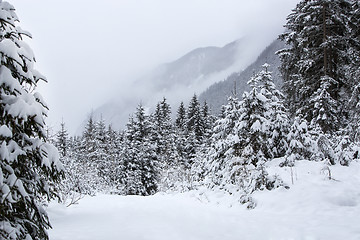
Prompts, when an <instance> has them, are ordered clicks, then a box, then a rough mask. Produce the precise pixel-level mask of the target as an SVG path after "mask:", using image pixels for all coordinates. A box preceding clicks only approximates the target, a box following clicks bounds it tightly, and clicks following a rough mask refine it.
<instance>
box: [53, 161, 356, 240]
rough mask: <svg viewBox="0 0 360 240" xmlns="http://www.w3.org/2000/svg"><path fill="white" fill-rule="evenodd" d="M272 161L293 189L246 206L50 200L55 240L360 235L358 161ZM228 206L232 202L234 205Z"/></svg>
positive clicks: (184, 196)
mask: <svg viewBox="0 0 360 240" xmlns="http://www.w3.org/2000/svg"><path fill="white" fill-rule="evenodd" d="M271 164H272V165H273V166H268V171H269V172H272V173H274V172H276V173H277V174H279V175H280V176H281V177H282V178H283V180H284V181H285V182H286V183H287V184H289V186H290V187H291V188H290V189H289V190H286V189H284V188H282V189H277V190H273V191H263V192H258V193H256V194H255V195H254V198H255V199H256V201H257V204H258V206H257V207H256V208H255V209H254V210H247V209H246V208H245V207H244V206H241V205H239V204H237V203H236V201H235V198H234V197H230V196H224V195H223V194H219V193H214V192H208V191H202V192H201V191H197V192H189V193H181V194H180V193H179V194H156V195H154V196H150V197H140V196H116V195H98V196H96V197H85V198H84V199H82V200H81V201H80V204H78V205H72V206H70V207H68V208H66V207H64V206H63V205H60V204H57V203H51V204H50V206H49V207H48V213H49V215H50V219H51V222H52V225H53V228H54V229H52V230H50V231H49V233H50V239H52V240H77V239H86V240H92V239H94V240H95V239H96V240H99V239H106V240H112V239H114V240H115V239H116V240H117V239H126V240H131V239H134V240H135V239H136V240H141V239H146V240H152V239H154V240H155V239H156V240H162V239H172V240H177V239H179V240H180V239H186V240H192V239H193V240H195V239H196V240H199V239H206V240H209V239H214V240H230V239H234V240H235V239H242V240H247V239H248V240H266V239H269V240H322V239H324V240H337V239H339V240H342V239H346V240H358V239H360V187H359V186H360V164H359V163H358V162H353V163H352V165H351V166H350V167H343V166H338V165H337V166H332V167H331V174H332V177H333V180H329V179H328V177H327V176H328V175H327V174H328V172H327V170H325V169H324V165H323V163H319V162H308V161H300V162H297V163H296V166H295V167H294V168H293V180H294V185H292V183H291V169H290V168H279V167H274V166H275V165H276V164H277V163H276V161H275V162H272V163H271ZM230 206H231V207H230Z"/></svg>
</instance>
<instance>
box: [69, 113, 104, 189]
mask: <svg viewBox="0 0 360 240" xmlns="http://www.w3.org/2000/svg"><path fill="white" fill-rule="evenodd" d="M79 140H80V141H79V142H78V146H77V147H76V152H75V154H76V160H77V161H79V164H80V166H81V169H80V171H81V172H82V174H81V182H82V183H83V184H84V186H86V189H89V190H90V192H89V194H91V195H93V194H95V193H96V192H98V191H100V190H101V189H100V188H101V184H100V183H102V181H101V178H100V177H99V174H98V169H97V143H96V122H95V121H94V120H93V116H92V114H91V115H90V117H89V119H88V121H87V123H86V125H85V130H84V132H83V134H82V136H81V138H80V139H79Z"/></svg>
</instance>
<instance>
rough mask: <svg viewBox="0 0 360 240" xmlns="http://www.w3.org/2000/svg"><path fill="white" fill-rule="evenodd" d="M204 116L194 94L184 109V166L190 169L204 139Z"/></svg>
mask: <svg viewBox="0 0 360 240" xmlns="http://www.w3.org/2000/svg"><path fill="white" fill-rule="evenodd" d="M204 134H205V128H204V118H203V114H202V111H201V105H200V103H199V100H198V97H197V96H196V94H194V96H193V97H192V98H191V100H190V103H189V106H188V108H187V111H186V141H185V147H184V149H183V151H184V155H185V156H184V157H185V168H186V169H190V168H191V166H192V164H193V162H194V158H195V157H196V153H197V151H198V150H199V148H200V147H201V145H202V143H203V140H204Z"/></svg>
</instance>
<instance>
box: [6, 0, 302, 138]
mask: <svg viewBox="0 0 360 240" xmlns="http://www.w3.org/2000/svg"><path fill="white" fill-rule="evenodd" d="M9 2H10V3H11V4H13V5H14V6H15V8H16V13H17V15H18V17H19V19H20V24H19V26H21V27H22V28H23V29H25V30H27V31H29V32H31V33H32V35H33V39H32V40H29V41H27V42H28V43H29V44H30V46H31V48H32V49H33V51H34V53H35V56H36V59H37V64H36V65H35V67H36V69H37V70H39V71H40V72H41V73H42V74H44V75H45V76H46V77H47V78H48V81H49V82H48V83H47V84H46V85H45V84H41V85H40V86H39V88H38V90H39V91H40V93H41V94H42V95H43V97H44V98H45V100H46V101H47V103H48V105H49V106H50V113H49V125H51V126H53V127H55V128H58V125H59V123H60V122H61V118H62V117H63V118H64V121H65V123H66V124H67V126H68V128H69V130H70V132H74V131H75V129H76V127H77V126H79V125H80V123H81V121H83V120H84V118H85V117H86V115H87V114H88V113H89V112H90V111H91V109H92V108H93V109H95V108H96V107H98V106H100V105H101V104H103V103H104V102H105V101H107V100H108V99H109V98H111V97H112V96H113V95H114V94H116V92H121V91H122V90H123V89H124V88H126V85H127V83H128V82H129V81H131V80H134V79H135V78H136V77H138V76H140V75H142V74H144V73H145V72H146V71H149V70H151V69H152V68H154V67H155V66H157V65H159V64H161V63H164V62H169V61H173V60H175V59H177V58H178V57H181V56H182V55H184V54H186V53H187V52H189V51H191V50H192V49H194V48H197V47H205V46H223V45H225V44H227V43H229V42H232V41H234V40H236V39H238V38H240V37H242V36H244V35H247V34H249V33H261V34H260V35H259V36H261V37H262V38H264V39H265V40H267V41H268V42H269V43H270V42H271V41H272V40H273V39H275V38H276V36H277V35H278V34H279V33H280V32H281V31H283V29H282V26H283V25H284V23H285V19H286V16H287V15H288V14H289V13H290V12H291V9H293V8H294V7H295V5H296V3H297V2H298V0H251V1H250V0H102V1H94V0H62V1H59V0H31V1H30V0H9ZM219 80H221V79H219ZM121 89H122V90H121ZM127 91H128V92H129V91H131V89H128V90H127Z"/></svg>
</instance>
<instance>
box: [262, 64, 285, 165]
mask: <svg viewBox="0 0 360 240" xmlns="http://www.w3.org/2000/svg"><path fill="white" fill-rule="evenodd" d="M269 66H270V65H269V64H267V63H265V64H264V65H263V70H261V71H260V72H259V73H258V74H257V75H256V78H257V80H256V81H257V82H258V84H259V88H260V89H261V90H260V92H261V93H262V94H263V95H264V96H265V97H266V98H267V99H268V107H269V109H268V111H269V112H270V116H269V133H268V134H269V136H268V138H269V139H268V140H269V141H268V142H269V146H270V149H271V155H272V157H273V158H278V157H283V156H284V155H285V153H286V151H287V149H288V142H287V134H288V132H289V127H290V126H289V125H290V120H289V116H288V110H287V109H286V108H285V106H284V95H283V94H282V92H281V91H280V90H278V89H277V88H276V86H275V84H274V82H273V79H272V73H271V72H269V71H268V68H269Z"/></svg>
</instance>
